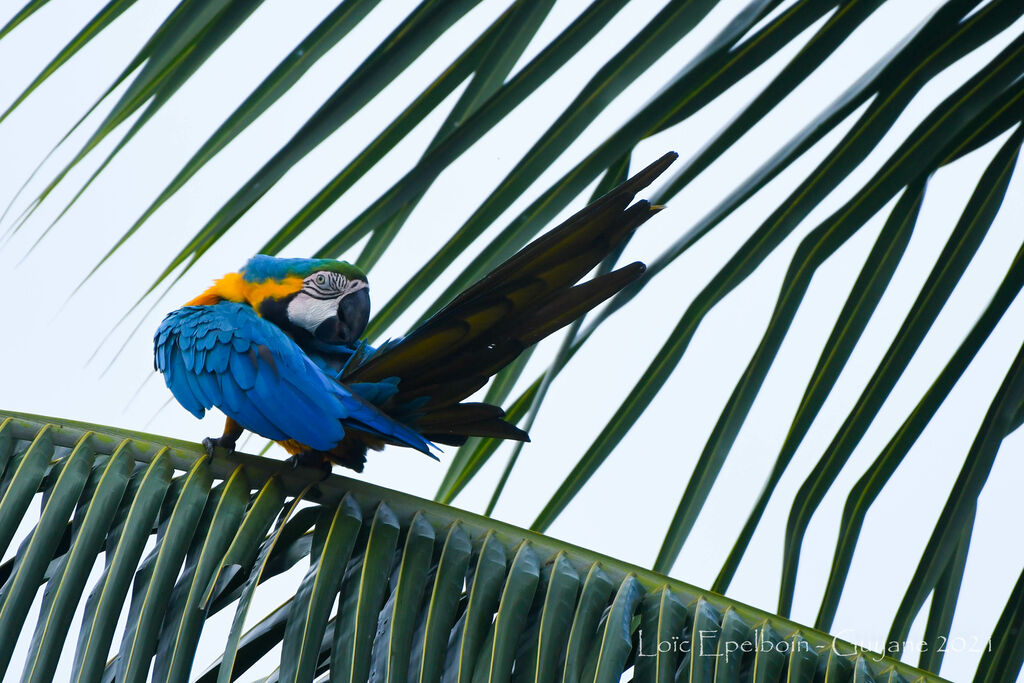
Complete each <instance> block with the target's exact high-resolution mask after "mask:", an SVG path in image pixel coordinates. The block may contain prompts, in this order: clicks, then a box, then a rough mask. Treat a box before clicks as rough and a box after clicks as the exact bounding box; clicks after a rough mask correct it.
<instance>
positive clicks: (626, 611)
mask: <svg viewBox="0 0 1024 683" xmlns="http://www.w3.org/2000/svg"><path fill="white" fill-rule="evenodd" d="M0 417H2V418H3V421H2V423H0V456H2V457H3V459H4V467H3V474H2V475H0V487H2V488H3V490H4V494H3V496H2V497H0V513H2V515H0V519H3V520H12V519H20V517H21V516H22V515H23V514H24V512H25V511H26V510H27V508H28V507H29V505H31V504H32V503H33V502H34V501H37V500H38V501H41V503H42V514H41V516H40V518H39V522H38V523H37V524H36V525H35V527H34V528H33V529H31V530H29V531H28V533H27V536H26V537H25V538H24V540H22V542H21V546H20V547H19V549H18V550H17V552H16V553H15V555H14V558H13V559H12V561H11V562H10V563H8V565H7V566H5V568H6V569H8V571H9V577H8V579H7V582H6V584H5V588H4V591H3V593H2V595H0V648H2V650H0V653H2V654H3V655H4V656H3V657H2V658H0V662H3V663H2V664H0V667H3V670H4V671H9V670H10V666H11V664H12V663H13V662H11V660H10V655H11V653H12V652H13V650H14V646H15V643H16V642H17V639H18V637H19V633H20V632H21V631H22V630H23V629H26V628H28V627H29V626H30V625H31V621H28V620H27V618H28V607H29V604H30V603H31V602H32V600H33V598H34V596H35V594H36V592H37V591H38V590H39V588H40V587H42V589H43V594H44V597H43V603H42V604H43V609H42V610H41V612H40V616H39V620H38V621H37V622H36V625H35V636H34V637H33V639H32V642H31V645H30V646H29V648H28V657H27V659H28V661H27V664H26V667H25V669H24V671H25V679H26V680H33V681H36V680H40V681H42V680H53V679H54V677H55V676H56V675H57V674H56V667H57V665H58V662H59V661H60V657H59V655H60V653H61V651H62V649H63V648H64V647H66V646H68V645H70V644H71V643H72V642H73V640H74V639H73V638H72V637H70V635H69V633H68V628H69V626H70V623H71V620H70V617H71V614H72V613H73V612H74V610H75V609H76V607H77V606H78V605H77V603H78V601H79V600H82V599H84V601H85V616H84V618H83V619H82V621H81V630H80V632H79V636H78V644H77V649H76V652H75V657H74V661H73V664H72V672H71V679H73V680H77V681H99V680H107V677H108V676H114V677H116V678H117V680H125V681H144V680H146V679H147V676H149V675H152V676H153V678H154V679H158V680H161V681H186V680H189V678H190V676H191V672H192V670H193V668H195V667H197V665H198V666H201V665H202V662H201V661H199V662H197V661H196V656H197V654H198V653H209V652H216V651H217V648H221V647H223V648H224V650H223V654H221V655H220V656H218V657H216V659H215V660H214V661H213V663H212V664H211V666H210V667H209V668H208V669H206V670H205V672H203V673H202V674H200V676H199V680H200V681H213V680H217V681H229V680H235V679H236V678H238V677H240V676H242V675H243V674H246V672H247V671H248V670H249V668H250V666H251V665H252V664H253V663H255V662H256V661H258V660H259V659H260V658H261V657H262V656H263V655H265V654H266V653H267V652H269V651H270V650H271V649H272V648H273V647H274V646H276V645H280V646H281V655H280V660H279V661H280V663H279V667H278V669H277V670H276V671H274V673H273V674H272V675H271V680H288V681H308V680H312V679H313V678H314V677H317V676H320V675H322V674H325V673H328V672H329V673H330V677H331V680H350V681H363V680H367V679H368V677H369V676H370V672H371V671H372V672H373V678H374V679H375V680H376V679H379V680H385V681H407V680H418V681H424V682H425V681H437V680H446V681H447V680H451V681H475V680H492V681H509V680H533V681H551V680H563V681H574V682H575V681H602V682H603V681H618V680H620V677H621V676H622V675H623V674H624V673H626V672H628V671H629V670H630V669H632V670H633V675H634V679H635V680H643V681H664V680H676V679H677V678H678V677H679V676H683V677H686V678H689V679H690V680H711V679H712V678H713V679H714V680H718V681H739V680H755V681H762V680H763V681H775V680H792V679H793V677H795V678H796V679H797V680H805V677H806V676H826V677H827V678H828V680H851V681H853V680H865V679H864V678H863V677H864V676H870V677H872V678H873V679H874V680H879V679H880V678H885V677H888V678H889V679H890V680H907V681H910V680H916V681H933V680H934V681H938V680H940V679H938V678H936V677H934V676H932V675H930V674H927V673H925V672H923V671H919V670H915V669H913V668H912V667H910V666H908V665H906V664H902V663H899V662H896V661H893V660H890V659H888V658H886V657H882V656H876V655H874V654H872V653H869V652H867V651H864V650H858V649H857V648H855V647H854V646H852V645H849V644H847V643H844V642H842V641H839V640H836V639H833V638H832V637H831V636H829V635H828V634H826V633H822V632H820V631H816V630H814V629H810V628H806V627H803V626H800V625H798V624H795V623H793V622H790V621H788V620H786V619H783V618H779V617H776V616H773V615H770V614H767V613H764V612H761V611H759V610H756V609H753V608H751V607H748V606H746V605H743V604H740V603H737V602H735V601H732V600H729V599H727V598H724V597H722V596H720V595H717V594H714V593H711V592H708V591H701V590H699V589H696V588H694V587H692V586H688V585H686V584H684V583H681V582H679V581H674V580H671V579H669V578H667V577H665V576H661V575H659V574H656V573H654V572H651V571H648V570H645V569H642V568H639V567H634V566H630V565H627V564H624V563H622V562H619V561H616V560H614V559H611V558H608V557H602V556H599V555H597V554H595V553H592V552H588V551H586V550H583V549H580V548H576V547H573V546H571V545H568V544H566V543H562V542H560V541H556V540H554V539H551V538H547V537H544V536H540V535H538V534H534V533H531V532H528V531H524V530H522V529H516V528H515V527H512V526H509V525H506V524H502V523H501V522H497V521H495V520H491V519H488V518H485V517H480V516H478V515H474V514H471V513H467V512H463V511H461V510H458V509H456V508H451V507H447V506H444V505H441V504H438V503H433V502H430V501H426V500H422V499H417V498H414V497H412V496H408V495H406V494H402V493H398V492H395V491H389V490H387V489H382V488H380V487H376V486H372V485H369V484H365V483H362V482H358V481H354V480H350V479H347V478H344V477H338V476H332V477H330V478H328V479H326V480H324V481H320V482H318V483H309V482H310V481H311V480H309V479H307V478H306V477H307V476H308V475H310V474H314V476H315V473H311V472H308V471H306V470H305V469H299V470H292V469H290V468H289V467H288V466H287V465H286V464H284V463H280V462H277V461H271V460H265V459H262V458H258V457H254V456H248V455H241V454H238V455H235V456H231V457H230V458H215V459H213V460H211V459H210V458H209V457H208V456H207V455H206V454H205V453H204V452H203V450H202V449H201V448H200V447H198V446H196V445H194V444H190V443H186V442H180V441H175V440H169V439H161V438H159V437H153V436H152V435H146V434H140V433H137V432H125V431H121V430H116V429H110V428H106V427H101V426H98V425H86V424H81V423H73V422H68V421H64V420H53V419H51V418H43V417H39V416H29V415H24V414H17V413H7V412H4V413H0ZM312 481H313V482H316V480H315V479H313V480H312ZM275 519H276V521H275ZM65 527H66V528H67V532H66V533H65V534H62V531H63V530H64V529H65ZM271 527H273V528H271ZM151 536H153V537H155V538H154V539H153V542H152V543H148V542H147V541H149V540H150V537H151ZM65 537H66V538H65ZM62 539H63V542H61V541H62ZM3 540H4V541H5V543H4V545H6V544H8V543H10V542H11V540H12V538H11V537H10V534H8V535H7V536H5V538H4V539H3ZM150 546H151V549H150V550H149V551H148V553H146V554H145V555H143V550H144V548H146V547H150ZM100 552H102V553H103V554H104V557H105V558H106V559H105V561H104V562H100V561H99V553H100ZM306 561H308V564H309V567H308V569H307V570H306V571H305V573H304V575H303V578H302V580H301V581H300V582H299V583H298V585H297V587H296V588H295V589H294V593H293V594H290V593H282V591H281V590H280V589H275V597H276V599H277V600H278V601H280V602H281V603H282V604H281V607H280V608H278V609H276V610H274V611H273V612H271V613H270V614H269V615H267V616H266V617H265V618H264V619H263V620H261V621H260V622H259V623H258V624H256V625H255V626H254V627H252V628H250V629H249V630H248V631H246V632H245V633H241V630H242V625H243V623H244V621H245V616H246V614H247V611H248V609H249V607H250V606H251V604H252V600H253V595H254V594H255V593H257V592H266V591H267V590H270V589H267V588H265V589H264V591H260V584H262V583H264V582H266V581H267V579H269V578H270V577H271V576H272V575H274V574H279V573H281V572H282V571H285V570H286V569H287V568H289V567H292V566H294V565H296V564H297V563H300V562H306ZM93 565H95V566H96V567H99V568H100V569H101V571H100V573H99V577H98V579H97V580H96V581H94V582H91V585H86V584H87V582H86V577H87V576H88V575H89V571H90V569H91V568H92V567H93ZM129 588H130V599H129ZM335 603H336V605H337V608H336V609H335ZM232 604H234V605H235V609H236V613H235V617H234V621H233V626H232V628H231V630H230V631H229V633H228V634H227V635H226V636H224V635H223V634H221V636H219V637H218V636H215V635H214V634H211V633H209V632H204V630H203V627H204V625H205V624H206V622H207V621H208V620H209V619H210V618H211V617H212V616H213V615H214V614H215V613H217V612H218V611H220V610H222V609H224V608H226V607H229V606H230V605H232ZM125 609H127V621H126V625H125V628H124V630H123V631H122V632H121V633H119V634H115V629H114V626H115V625H116V624H117V620H118V616H119V614H120V613H121V612H123V611H125ZM214 643H216V644H214ZM840 651H841V652H843V653H844V654H843V656H842V657H839V656H836V654H837V653H838V652H840ZM108 652H113V655H112V657H110V658H109V659H108Z"/></svg>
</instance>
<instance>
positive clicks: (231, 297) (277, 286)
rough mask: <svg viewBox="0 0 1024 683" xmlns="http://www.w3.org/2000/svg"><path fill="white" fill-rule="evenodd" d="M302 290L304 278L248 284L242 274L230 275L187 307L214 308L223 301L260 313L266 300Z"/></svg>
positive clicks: (215, 283) (221, 279)
mask: <svg viewBox="0 0 1024 683" xmlns="http://www.w3.org/2000/svg"><path fill="white" fill-rule="evenodd" d="M300 289H302V278H300V277H286V278H285V279H283V280H267V281H266V282H248V281H247V280H246V279H245V278H244V277H242V274H241V273H228V274H227V275H225V276H224V277H222V278H220V279H219V280H217V281H216V282H214V283H213V286H212V287H210V288H209V289H207V290H206V291H205V292H203V293H202V294H200V295H199V296H197V297H196V298H195V299H192V300H191V301H189V302H188V303H187V304H185V305H186V306H212V305H213V304H216V303H218V302H221V301H234V302H235V303H240V304H242V303H247V304H249V305H250V306H252V307H253V309H254V310H255V311H256V312H257V313H258V312H259V310H260V304H261V303H262V302H263V300H264V299H267V298H271V299H283V298H284V297H286V296H288V295H289V294H293V293H295V292H297V291H299V290H300Z"/></svg>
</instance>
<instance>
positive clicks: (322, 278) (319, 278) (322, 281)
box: [316, 273, 327, 285]
mask: <svg viewBox="0 0 1024 683" xmlns="http://www.w3.org/2000/svg"><path fill="white" fill-rule="evenodd" d="M316 283H317V284H318V285H325V284H327V276H326V275H324V274H323V273H319V274H318V275H317V276H316Z"/></svg>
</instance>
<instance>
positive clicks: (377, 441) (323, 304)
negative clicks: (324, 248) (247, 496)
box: [153, 153, 676, 472]
mask: <svg viewBox="0 0 1024 683" xmlns="http://www.w3.org/2000/svg"><path fill="white" fill-rule="evenodd" d="M675 158H676V155H675V153H669V154H666V155H665V156H664V157H662V158H661V159H659V160H658V161H656V162H654V163H653V164H651V165H650V166H648V167H647V168H645V169H644V170H642V171H641V172H639V173H638V174H636V175H635V176H633V177H632V178H630V179H629V180H627V181H626V182H624V183H623V184H621V185H620V186H618V187H617V188H615V189H614V190H612V191H611V192H609V193H608V194H606V195H604V196H603V197H601V198H600V199H598V200H596V201H595V202H593V203H592V204H590V205H589V206H587V207H586V208H584V209H583V210H582V211H580V212H579V213H577V214H576V215H574V216H572V217H571V218H569V219H568V220H567V221H565V222H564V223H562V224H561V225H559V226H558V227H557V228H555V229H554V230H552V231H550V232H548V233H547V234H545V235H543V236H542V237H540V238H538V239H536V240H534V241H533V242H532V243H531V244H529V245H527V246H526V247H524V248H523V249H522V250H520V251H519V252H518V253H516V254H515V255H513V256H512V257H511V258H509V259H508V260H507V261H505V262H504V263H502V264H501V265H500V266H498V267H497V268H495V269H494V270H493V271H491V272H490V273H489V274H487V275H486V276H484V277H483V278H482V279H480V280H479V281H478V282H476V283H475V284H473V285H471V286H470V287H469V288H467V289H466V290H465V291H463V292H462V293H461V294H459V295H458V296H456V297H455V298H454V299H453V300H452V301H451V302H450V303H449V304H448V305H447V306H445V307H444V308H443V309H441V310H440V311H439V312H437V313H436V314H435V315H433V316H432V317H431V318H430V319H428V320H427V321H426V322H424V323H423V324H422V325H420V326H419V327H417V328H416V329H414V330H413V331H412V332H410V333H409V334H408V335H406V336H405V337H402V338H399V339H396V340H392V341H388V342H386V343H384V344H382V345H381V346H380V347H379V348H373V347H371V346H370V345H369V344H367V343H366V342H365V341H360V337H361V336H362V334H363V332H364V330H365V328H366V325H367V322H368V320H369V314H370V296H369V285H368V284H367V278H366V275H365V274H364V273H363V272H362V271H361V270H360V269H359V268H357V267H356V266H354V265H352V264H349V263H346V262H344V261H336V260H333V259H306V258H276V257H272V256H266V255H257V256H254V257H253V258H251V259H250V260H249V261H248V262H247V263H246V264H245V266H244V267H243V268H242V269H241V270H240V271H238V272H235V273H228V274H227V275H225V276H224V277H222V278H220V279H219V280H217V281H216V282H214V284H213V286H211V287H210V288H209V289H207V290H206V291H205V292H203V293H202V294H200V295H199V296H198V297H196V298H195V299H192V300H191V301H189V302H188V303H187V304H185V306H184V307H182V308H179V309H177V310H175V311H172V312H171V313H169V314H168V315H167V317H166V318H164V320H163V322H162V323H161V324H160V327H159V328H158V329H157V331H156V335H155V336H154V340H153V341H154V365H155V367H156V369H157V370H159V371H160V372H161V373H163V376H164V381H165V383H166V384H167V387H168V388H169V389H170V390H171V393H172V394H173V395H174V397H175V398H176V399H177V400H178V402H179V403H180V404H181V405H182V406H183V407H184V408H186V409H187V410H188V411H189V412H191V413H192V414H193V415H195V416H196V417H197V418H202V417H203V415H204V414H205V412H206V410H208V409H210V408H213V407H217V408H219V409H220V410H221V411H222V412H223V413H224V414H225V415H226V416H227V422H226V424H225V427H224V432H223V434H222V435H221V436H219V437H211V438H208V439H205V440H204V441H203V444H204V445H205V447H206V449H207V451H208V452H209V453H210V455H211V457H212V455H213V453H214V451H215V449H216V448H218V447H223V448H225V449H226V450H227V451H228V452H229V453H231V452H233V451H234V448H235V444H236V442H237V440H238V438H239V436H241V434H242V433H243V431H244V430H246V429H248V430H249V431H252V432H255V433H256V434H259V435H261V436H264V437H266V438H268V439H271V440H273V441H276V442H278V443H280V444H281V445H282V446H283V447H284V448H285V450H286V451H287V452H288V453H290V454H291V455H292V464H293V465H297V464H302V465H309V466H318V467H321V468H324V469H326V470H327V471H330V469H331V464H332V463H333V464H338V465H341V466H344V467H348V468H351V469H354V470H356V471H357V472H361V471H362V469H363V465H364V463H365V462H366V452H367V449H368V448H369V449H373V450H380V449H381V448H383V447H384V445H385V444H392V445H397V446H405V447H408V448H413V449H416V450H418V451H420V452H422V453H425V454H427V455H429V456H431V457H434V458H435V459H436V456H435V455H434V453H433V450H436V446H435V444H438V443H440V444H446V445H456V446H457V445H461V444H463V443H464V442H465V441H466V439H467V438H468V437H470V436H483V437H496V438H502V439H513V440H520V441H528V440H529V437H528V435H527V434H526V433H525V432H524V431H522V430H521V429H519V428H518V427H516V426H514V425H512V424H510V423H508V422H506V421H505V420H504V419H503V417H504V412H503V411H502V410H501V408H499V407H498V406H494V405H490V404H487V403H474V402H464V399H466V398H468V397H469V396H470V395H471V394H473V393H474V392H476V391H477V390H479V389H480V388H482V387H483V386H484V385H485V384H486V383H487V382H488V380H489V379H490V377H491V376H492V375H494V374H495V373H496V372H498V371H499V370H500V369H501V368H503V367H505V366H506V365H508V364H509V363H511V362H512V361H513V360H514V359H515V358H516V357H517V356H518V355H519V354H520V353H521V352H522V351H523V350H524V349H526V348H527V347H529V346H530V345H532V344H534V343H536V342H538V341H540V340H541V339H543V338H544V337H546V336H547V335H549V334H551V333H552V332H555V331H556V330H558V329H560V328H562V327H563V326H565V325H567V324H568V323H570V322H572V321H573V320H575V319H576V318H578V317H579V316H581V315H583V314H585V313H586V312H587V311H589V310H590V309H592V308H594V307H595V306H597V305H598V304H600V303H601V302H603V301H604V300H606V299H607V298H608V297H610V296H611V295H613V294H615V293H616V292H618V291H619V290H620V289H622V288H623V287H625V286H626V285H627V284H629V283H630V282H632V281H634V280H635V279H636V278H638V277H639V276H640V275H641V274H642V273H643V272H644V270H645V266H644V264H642V263H639V262H636V263H632V264H629V265H627V266H624V267H622V268H619V269H618V270H615V271H612V272H610V273H607V274H605V275H602V276H600V277H596V278H593V279H591V280H588V281H587V282H584V283H582V284H576V283H577V282H578V281H579V280H580V279H581V278H582V277H583V276H584V275H586V274H587V273H588V272H589V271H591V270H592V269H593V268H594V267H595V266H596V265H597V264H598V263H599V262H600V261H601V260H602V259H604V257H605V256H606V255H607V254H609V253H610V252H612V251H613V250H614V249H615V248H616V247H617V246H619V245H621V244H622V243H623V241H624V240H626V239H627V238H628V237H629V236H630V235H631V234H632V233H633V231H634V230H635V229H636V228H637V227H639V226H640V225H641V224H642V223H643V222H644V221H646V220H647V219H648V218H650V217H651V216H652V215H653V214H654V213H655V212H656V211H657V210H659V209H660V208H661V207H655V206H651V205H650V204H649V203H648V202H647V201H639V202H636V203H635V204H633V203H632V202H633V198H634V196H635V195H636V193H637V192H638V191H640V190H641V189H643V188H645V187H647V186H648V185H649V184H650V183H651V182H652V181H653V180H654V179H655V178H657V177H658V175H660V174H661V173H662V172H663V171H664V170H665V169H666V168H667V167H668V166H669V165H670V164H671V163H672V162H673V161H674V160H675ZM631 204H632V205H631Z"/></svg>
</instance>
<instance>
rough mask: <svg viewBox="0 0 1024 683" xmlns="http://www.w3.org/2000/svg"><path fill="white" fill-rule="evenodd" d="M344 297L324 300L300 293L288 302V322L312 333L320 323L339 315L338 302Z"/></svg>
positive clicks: (338, 296) (339, 296)
mask: <svg viewBox="0 0 1024 683" xmlns="http://www.w3.org/2000/svg"><path fill="white" fill-rule="evenodd" d="M342 296H344V295H341V294H339V295H337V296H335V297H334V298H333V299H322V298H318V297H314V296H311V295H309V294H307V293H306V292H305V291H302V292H299V293H298V294H296V295H295V298H293V299H292V300H291V301H289V302H288V320H289V321H291V322H292V324H294V325H298V326H299V327H301V328H303V329H304V330H307V331H308V332H310V333H312V332H314V331H315V330H316V328H317V326H319V325H320V323H322V322H323V321H325V320H327V319H328V318H333V317H334V316H336V315H337V314H338V302H339V301H341V297H342Z"/></svg>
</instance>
